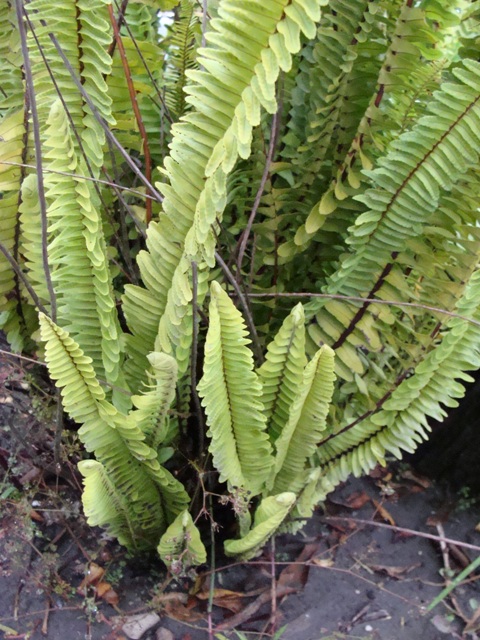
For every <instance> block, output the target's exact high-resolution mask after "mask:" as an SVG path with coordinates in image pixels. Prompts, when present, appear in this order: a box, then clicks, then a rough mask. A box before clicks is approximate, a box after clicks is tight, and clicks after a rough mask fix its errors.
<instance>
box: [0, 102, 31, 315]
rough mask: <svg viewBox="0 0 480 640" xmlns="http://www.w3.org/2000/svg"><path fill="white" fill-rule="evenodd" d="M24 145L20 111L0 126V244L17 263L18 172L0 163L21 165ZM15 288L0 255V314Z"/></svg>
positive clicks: (20, 171) (13, 276)
mask: <svg viewBox="0 0 480 640" xmlns="http://www.w3.org/2000/svg"><path fill="white" fill-rule="evenodd" d="M25 145H26V140H25V122H24V113H23V109H21V110H19V111H14V112H12V113H10V114H8V115H7V116H5V118H4V119H3V120H2V122H1V123H0V194H1V195H2V200H1V202H2V218H1V221H0V240H1V242H2V243H3V244H4V246H5V248H6V249H7V250H8V251H9V252H10V253H11V254H12V255H13V256H14V257H15V258H17V259H19V247H18V238H16V234H17V233H18V228H17V225H18V207H19V205H20V195H19V192H20V187H21V182H22V174H23V172H22V169H21V167H18V166H11V165H7V164H1V162H2V161H4V162H18V163H22V161H23V153H24V149H25ZM14 286H15V274H14V272H13V270H12V267H11V265H10V263H9V262H8V260H7V259H6V258H5V256H4V255H3V254H0V310H3V309H4V308H5V306H6V303H7V301H6V295H7V294H8V293H10V291H11V290H12V289H13V288H14Z"/></svg>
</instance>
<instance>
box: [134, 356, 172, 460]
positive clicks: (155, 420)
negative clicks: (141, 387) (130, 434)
mask: <svg viewBox="0 0 480 640" xmlns="http://www.w3.org/2000/svg"><path fill="white" fill-rule="evenodd" d="M148 361H149V362H150V364H151V366H152V369H153V372H154V373H153V375H152V378H153V380H154V381H155V386H154V387H153V389H152V390H151V391H147V392H146V393H144V394H143V395H141V396H133V397H132V403H133V406H134V407H135V409H136V412H135V419H136V423H137V425H138V426H139V427H140V429H141V430H142V432H143V433H144V434H145V442H146V443H147V444H148V445H149V446H150V447H152V449H153V450H154V451H158V447H159V446H160V444H161V443H162V442H163V441H164V439H165V437H166V435H167V428H168V422H167V412H168V409H169V407H170V405H171V404H172V402H173V399H174V398H175V385H176V383H177V363H176V362H175V360H174V359H173V358H172V357H171V356H168V355H166V354H165V353H150V354H149V355H148Z"/></svg>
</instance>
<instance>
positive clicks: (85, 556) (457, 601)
mask: <svg viewBox="0 0 480 640" xmlns="http://www.w3.org/2000/svg"><path fill="white" fill-rule="evenodd" d="M3 382H4V384H3V388H2V387H0V430H1V431H0V432H1V436H0V453H1V454H2V455H3V458H4V459H5V460H7V462H8V470H5V469H4V470H3V479H0V504H1V512H0V513H1V515H0V637H4V638H6V639H8V638H10V639H12V640H13V639H14V638H25V639H29V640H40V639H41V638H49V639H51V640H65V639H67V640H77V639H78V640H85V639H86V640H103V639H105V640H114V639H118V640H122V639H123V638H133V637H139V636H138V634H139V633H140V632H141V630H140V631H139V630H138V628H139V627H138V625H140V627H141V626H142V625H143V628H144V633H143V635H142V636H141V637H142V638H145V639H147V638H150V639H152V640H155V639H158V640H172V639H173V640H210V639H213V638H239V637H243V638H247V639H249V640H250V639H252V640H253V639H259V638H272V637H278V638H281V639H282V640H339V639H345V640H346V639H352V640H354V639H355V640H403V639H405V640H407V638H408V639H409V640H410V639H412V640H417V639H420V638H421V639H422V640H442V639H448V638H457V639H458V638H466V639H470V640H475V639H476V638H478V635H477V629H478V628H480V588H479V581H478V580H477V578H479V577H480V575H476V574H471V575H470V577H469V578H468V579H467V580H465V581H464V582H462V583H461V584H460V586H458V587H457V588H456V589H455V590H454V591H453V592H452V595H450V596H449V597H447V598H445V599H444V600H443V601H442V602H441V603H440V604H438V606H436V607H435V608H434V609H433V611H429V610H428V605H429V604H430V603H431V602H432V600H433V599H434V598H435V597H436V596H438V594H439V593H440V592H441V590H442V588H443V587H444V586H445V584H446V583H448V581H449V580H451V579H452V578H453V577H454V576H455V575H456V574H458V572H459V571H461V570H462V569H464V568H465V567H466V566H467V565H468V564H469V563H470V562H471V561H472V560H474V559H475V558H476V557H477V556H478V555H479V551H480V528H479V523H480V507H479V505H478V503H477V502H476V501H475V499H474V497H473V496H472V495H471V494H470V493H469V492H468V491H466V490H462V491H461V492H460V494H458V493H450V492H449V490H448V488H447V487H446V486H445V485H443V486H438V485H435V484H433V483H432V482H431V481H429V480H427V479H426V478H424V477H422V476H419V475H417V474H416V473H415V472H414V471H412V469H411V468H410V467H409V466H408V465H404V464H393V465H392V466H391V468H390V469H387V470H380V469H377V470H375V471H374V473H373V474H372V476H370V477H367V478H363V479H352V480H350V481H348V482H347V483H346V484H344V485H343V486H341V487H339V488H338V489H337V490H336V491H335V492H334V493H333V494H332V495H331V496H330V499H329V500H328V501H327V503H326V504H325V505H324V506H323V508H319V509H318V511H317V512H316V513H315V515H314V517H313V518H312V519H311V521H310V522H309V523H308V524H307V526H306V527H305V528H304V529H303V530H302V531H301V532H300V533H297V534H296V535H279V536H277V537H276V538H275V540H274V542H273V543H271V544H269V545H268V546H267V548H266V549H265V550H264V553H263V555H262V556H260V557H259V558H256V559H255V560H253V561H251V562H249V563H233V564H232V562H231V560H228V559H226V558H224V557H222V555H221V553H220V552H219V548H220V546H221V541H220V537H219V536H217V542H216V546H217V553H216V556H215V567H216V569H215V571H214V572H213V574H212V572H211V571H209V570H208V568H207V567H203V568H200V569H198V571H197V572H196V574H192V575H191V576H186V577H182V578H177V579H173V578H172V577H171V576H167V575H166V574H165V572H164V568H163V566H162V564H161V563H160V562H159V561H158V560H157V558H156V557H155V556H148V557H147V556H144V557H141V558H131V557H129V556H128V555H127V554H126V552H125V550H124V549H122V548H121V547H119V546H118V545H117V544H116V543H115V542H114V541H112V540H110V539H108V538H107V537H106V536H105V534H104V533H103V532H102V531H100V530H98V529H90V528H89V527H88V526H87V525H86V524H85V522H84V519H83V516H82V512H81V505H80V500H79V497H80V491H79V486H78V483H77V476H76V474H75V471H74V468H73V467H72V466H70V465H68V464H64V465H63V467H62V470H61V472H60V474H57V470H56V468H55V465H54V464H53V457H52V456H53V454H52V451H53V447H54V444H53V443H54V433H53V431H52V428H51V427H50V426H49V425H50V424H51V423H49V422H48V419H47V418H45V420H44V421H42V420H39V419H38V415H37V414H35V413H32V406H31V397H32V393H31V391H32V390H31V388H30V387H29V384H28V383H25V380H24V378H23V377H22V376H20V377H18V376H17V378H16V377H15V370H13V371H10V373H9V376H5V374H4V379H3ZM69 447H70V451H71V453H72V452H73V456H75V447H76V444H75V439H74V437H73V436H72V437H71V438H70V440H69ZM411 530H413V531H417V532H419V533H420V534H427V535H428V536H432V537H431V538H428V537H424V536H422V535H414V534H412V533H411ZM449 540H453V541H455V542H451V541H449ZM465 545H466V546H465ZM212 576H213V577H212ZM209 598H210V599H211V600H212V606H211V614H210V615H209V614H208V610H209ZM152 613H155V614H156V616H154V617H152V616H150V618H146V617H145V616H146V615H147V614H148V615H150V614H152ZM133 616H138V618H133ZM477 619H478V624H477ZM133 623H135V624H133ZM208 624H210V627H211V629H210V631H209V630H208ZM125 625H127V626H125ZM135 625H136V626H137V632H136V631H135ZM232 627H235V628H236V629H237V630H238V631H240V630H241V631H242V633H243V634H244V635H243V636H238V635H237V634H236V633H235V632H233V631H231V630H230V629H231V628H232ZM275 634H276V635H275Z"/></svg>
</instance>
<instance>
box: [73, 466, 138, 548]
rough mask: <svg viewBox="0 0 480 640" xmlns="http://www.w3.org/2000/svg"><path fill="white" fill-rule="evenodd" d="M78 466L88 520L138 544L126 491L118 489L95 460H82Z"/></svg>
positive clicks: (128, 544)
mask: <svg viewBox="0 0 480 640" xmlns="http://www.w3.org/2000/svg"><path fill="white" fill-rule="evenodd" d="M78 470H79V471H80V473H81V474H82V476H83V495H82V502H83V507H84V510H85V514H86V515H87V522H88V524H89V525H90V526H92V527H106V528H108V530H109V531H110V533H111V534H112V535H114V536H115V537H116V538H117V539H118V541H119V542H120V544H123V545H125V546H126V547H129V548H135V547H136V534H135V529H136V523H135V522H133V520H132V516H133V513H132V509H131V507H130V505H129V504H128V501H127V500H126V498H125V495H123V494H122V493H120V492H119V491H117V490H116V488H115V486H114V485H113V483H112V482H111V481H110V479H109V476H108V473H107V472H106V470H105V467H104V466H103V465H102V464H101V463H100V462H97V461H96V460H81V461H80V462H79V463H78Z"/></svg>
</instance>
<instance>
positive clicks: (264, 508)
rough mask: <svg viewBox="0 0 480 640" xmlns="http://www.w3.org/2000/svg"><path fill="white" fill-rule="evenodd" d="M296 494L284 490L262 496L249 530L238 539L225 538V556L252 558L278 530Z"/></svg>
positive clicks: (243, 558) (293, 502)
mask: <svg viewBox="0 0 480 640" xmlns="http://www.w3.org/2000/svg"><path fill="white" fill-rule="evenodd" d="M295 499H296V495H295V493H293V492H291V491H286V492H285V493H281V494H279V495H276V496H269V497H267V498H263V500H262V501H261V502H260V504H259V506H258V507H257V510H256V511H255V519H254V522H253V525H252V528H251V530H250V531H249V532H248V533H247V534H246V535H245V536H243V537H242V538H239V539H238V540H225V543H224V549H225V553H226V554H227V556H239V557H240V558H241V559H242V560H249V559H250V558H253V557H254V556H255V555H257V553H258V552H259V551H260V550H261V548H262V547H263V546H264V544H265V543H266V542H268V540H269V539H270V538H271V537H272V535H273V534H274V533H275V532H276V531H277V530H278V528H279V527H280V526H281V524H282V523H283V522H284V520H285V518H286V517H287V516H288V514H289V512H290V510H291V509H292V507H293V505H294V504H295Z"/></svg>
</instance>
